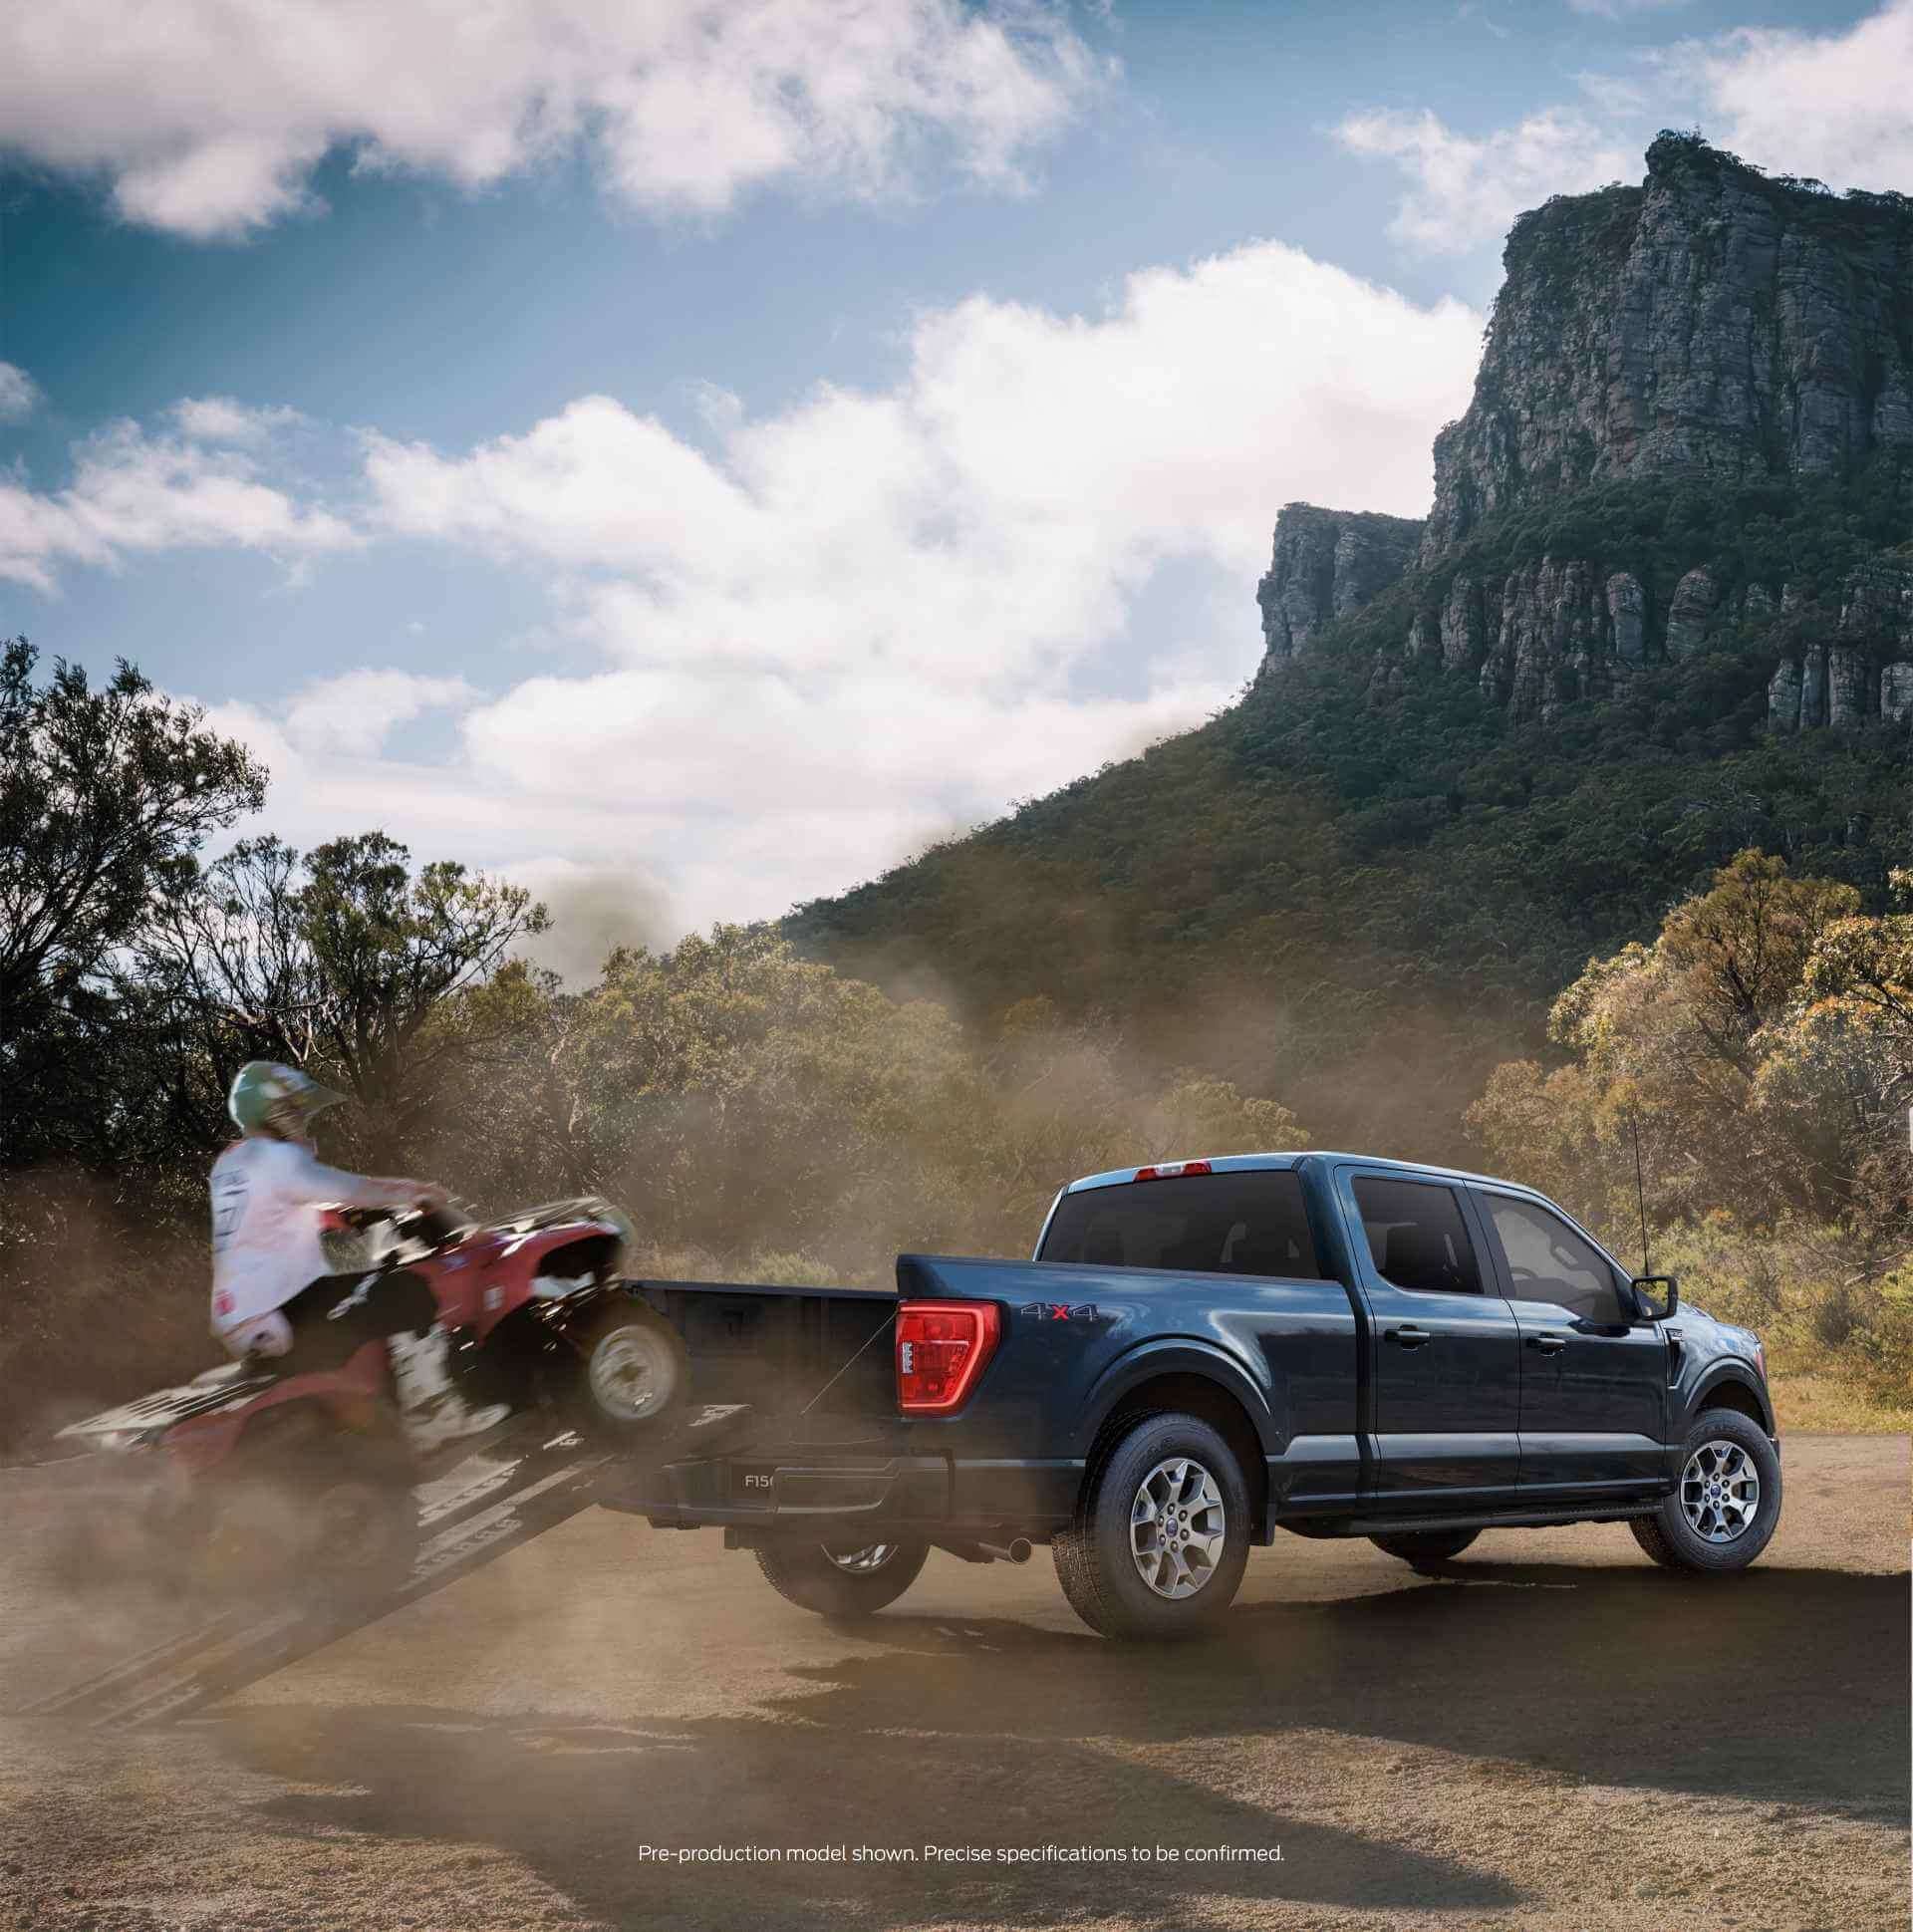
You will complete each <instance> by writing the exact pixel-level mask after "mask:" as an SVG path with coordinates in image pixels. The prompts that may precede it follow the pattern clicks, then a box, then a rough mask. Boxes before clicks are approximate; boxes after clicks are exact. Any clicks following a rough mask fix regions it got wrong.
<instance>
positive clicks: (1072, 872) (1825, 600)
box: [785, 136, 1913, 1157]
mask: <svg viewBox="0 0 1913 1932" xmlns="http://www.w3.org/2000/svg"><path fill="white" fill-rule="evenodd" d="M1648 159H1649V174H1648V178H1647V180H1646V182H1645V183H1644V184H1643V185H1642V186H1640V187H1627V188H1612V189H1608V190H1604V191H1603V192H1601V193H1599V194H1594V195H1585V196H1578V197H1572V198H1564V199H1561V200H1559V201H1555V202H1550V203H1549V204H1548V205H1547V206H1546V207H1545V208H1542V209H1539V210H1537V211H1535V212H1534V213H1533V214H1530V215H1526V216H1523V217H1522V219H1521V221H1520V222H1519V223H1517V224H1516V227H1515V229H1514V231H1513V233H1512V234H1511V235H1510V238H1509V243H1508V249H1507V282H1506V285H1505V286H1504V288H1503V293H1502V296H1501V298H1500V300H1499V302H1498V304H1497V309H1496V314H1495V318H1494V321H1493V323H1492V325H1491V328H1490V332H1489V338H1488V343H1487V346H1486V349H1485V353H1484V359H1483V365H1482V372H1481V376H1480V379H1479V381H1478V385H1477V392H1476V397H1475V402H1474V404H1473V406H1472V407H1471V409H1470V411H1469V414H1468V415H1467V416H1465V417H1464V418H1463V419H1462V420H1461V421H1460V422H1458V423H1456V424H1453V425H1451V426H1450V427H1449V428H1448V429H1446V430H1444V431H1443V433H1442V436H1441V437H1440V438H1439V439H1438V441H1437V445H1436V489H1435V501H1436V512H1435V515H1434V516H1433V517H1432V518H1431V520H1430V522H1429V524H1428V525H1427V526H1426V527H1425V528H1424V530H1423V532H1422V535H1421V540H1420V544H1419V548H1417V547H1416V546H1415V545H1414V544H1413V543H1412V542H1411V541H1410V539H1411V538H1412V536H1413V526H1412V525H1404V524H1402V523H1401V522H1400V520H1399V519H1378V518H1373V517H1361V516H1357V515H1348V514H1344V513H1339V512H1326V511H1320V510H1316V509H1313V508H1312V507H1311V506H1307V505H1291V506H1288V507H1287V508H1285V509H1284V510H1283V513H1282V519H1281V522H1280V523H1279V524H1278V526H1277V533H1276V542H1275V553H1274V559H1273V564H1272V567H1271V571H1270V575H1269V577H1268V578H1267V579H1265V580H1264V583H1263V586H1262V590H1261V597H1260V601H1261V604H1262V611H1263V630H1264V637H1265V639H1266V645H1267V655H1266V658H1265V660H1264V663H1263V666H1262V670H1261V673H1260V675H1259V676H1258V677H1257V679H1256V681H1255V683H1254V685H1253V686H1252V688H1251V689H1250V690H1248V691H1247V692H1246V694H1245V695H1244V697H1243V698H1242V699H1241V701H1240V702H1239V703H1238V704H1237V705H1235V706H1234V707H1232V708H1231V709H1230V710H1229V711H1228V712H1227V713H1226V714H1224V715H1223V716H1221V717H1219V718H1217V719H1215V720H1213V721H1212V722H1211V723H1210V724H1209V725H1208V726H1206V727H1205V728H1203V729H1201V730H1199V731H1196V732H1194V733H1191V734H1189V735H1188V736H1185V737H1181V738H1178V739H1174V740H1172V741H1169V742H1167V743H1164V744H1161V745H1158V746H1157V747H1155V748H1154V749H1153V750H1151V751H1150V752H1148V753H1147V754H1146V755H1144V756H1142V757H1139V758H1136V759H1134V760H1131V761H1129V762H1127V763H1124V764H1121V765H1118V766H1114V767H1111V768H1109V769H1107V770H1105V771H1102V772H1100V773H1098V774H1096V775H1095V776H1093V777H1089V778H1086V779H1084V780H1082V781H1080V782H1078V783H1076V784H1074V785H1071V786H1069V787H1067V788H1065V789H1064V790H1063V791H1061V792H1059V793H1057V794H1055V795H1053V796H1051V797H1048V798H1045V799H1041V800H1038V801H1034V802H1032V803H1029V804H1026V805H1024V806H1023V807H1021V808H1020V809H1019V810H1017V811H1016V812H1014V813H1013V814H1011V815H1010V816H1009V817H1008V818H1006V819H1004V820H1003V821H1001V822H999V823H997V824H994V825H991V826H988V827H986V828H984V829H982V830H981V831H979V832H977V833H975V834H973V835H972V836H970V837H968V838H964V839H959V840H956V841H952V842H950V843H948V844H946V845H944V846H942V847H940V848H938V849H937V850H935V851H933V852H931V853H929V854H927V855H926V856H924V857H923V858H921V859H919V860H917V861H915V862H914V863H912V864H910V865H908V866H904V867H901V868H899V869H898V870H896V871H895V872H892V873H891V874H889V875H887V876H886V877H885V878H883V879H881V880H878V881H876V882H874V883H873V884H871V885H868V886H865V887H863V888H862V889H860V890H858V891H856V892H853V893H850V894H847V895H845V896H844V897H842V898H839V899H836V900H831V901H820V902H817V903H814V904H812V905H809V906H806V907H803V908H801V909H799V911H798V912H797V913H796V914H795V915H793V916H792V918H791V919H790V920H789V921H787V922H786V927H785V930H786V931H787V932H788V933H790V934H791V935H792V936H793V937H794V938H795V939H796V940H797V942H798V943H799V945H800V946H801V947H802V948H803V949H804V950H806V951H807V952H809V953H810V954H812V955H813V956H814V957H817V958H820V959H824V960H828V961H831V962H833V963H836V964H838V965H840V966H844V967H846V968H847V969H850V970H854V971H857V972H860V973H865V974H867V975H869V976H871V977H873V978H875V979H876V980H877V981H878V982H879V983H887V984H911V983H914V984H920V985H921V984H931V985H935V986H937V987H939V988H940V989H942V990H943V991H944V992H945V993H946V995H947V996H949V997H952V998H953V999H955V1000H956V1003H957V1004H958V1005H959V1006H960V1007H961V1008H962V1009H963V1010H964V1011H965V1012H966V1013H968V1014H970V1015H971V1016H972V1017H974V1018H976V1019H977V1020H979V1021H980V1022H982V1023H985V1024H986V1023H987V1019H988V1015H989V1014H991V1013H992V1012H995V1011H998V1010H1000V1009H1002V1008H1003V1007H1005V1006H1006V1005H1008V1004H1010V1003H1011V1002H1013V1001H1015V1000H1017V999H1019V998H1022V997H1024V996H1027V995H1029V994H1031V993H1033V992H1038V991H1040V992H1042V993H1044V994H1046V995H1048V996H1050V997H1051V998H1053V999H1055V1000H1057V1001H1059V1002H1060V1003H1061V1004H1062V1006H1063V1007H1064V1008H1065V1010H1067V1011H1070V1012H1075V1013H1088V1012H1092V1011H1107V1012H1113V1013H1117V1014H1120V1015H1122V1016H1123V1018H1124V1019H1125V1021H1126V1022H1127V1023H1128V1024H1129V1025H1130V1026H1131V1027H1132V1028H1133V1029H1134V1031H1135V1033H1136V1035H1137V1036H1138V1037H1139V1038H1140V1039H1143V1040H1146V1041H1147V1042H1149V1044H1150V1046H1151V1048H1152V1050H1154V1051H1157V1052H1160V1053H1162V1054H1164V1055H1166V1056H1167V1057H1169V1058H1171V1059H1189V1060H1191V1061H1194V1062H1195V1063H1198V1064H1200V1065H1203V1066H1205V1067H1208V1068H1212V1069H1217V1070H1227V1071H1228V1073H1229V1075H1230V1077H1231V1078H1234V1079H1237V1080H1239V1081H1240V1082H1241V1083H1242V1084H1243V1085H1244V1087H1245V1088H1246V1089H1247V1090H1249V1091H1255V1092H1278V1093H1280V1094H1281V1096H1282V1097H1283V1099H1284V1100H1285V1101H1286V1102H1287V1103H1288V1104H1290V1105H1292V1106H1294V1107H1295V1108H1296V1109H1297V1110H1298V1112H1300V1113H1301V1114H1302V1116H1303V1117H1304V1118H1305V1119H1307V1120H1308V1122H1309V1123H1310V1125H1311V1127H1312V1128H1314V1130H1315V1131H1316V1133H1317V1135H1318V1138H1325V1139H1329V1140H1335V1141H1346V1142H1352V1143H1356V1144H1359V1145H1362V1146H1373V1147H1382V1148H1387V1149H1390V1150H1393V1151H1399V1152H1403V1153H1415V1154H1422V1155H1441V1156H1451V1157H1453V1156H1457V1155H1460V1154H1462V1153H1463V1152H1465V1151H1466V1147H1467V1137H1466V1135H1465V1133H1464V1130H1463V1125H1462V1117H1463V1113H1464V1110H1465V1109H1466V1107H1467V1106H1468V1104H1469V1103H1470V1101H1471V1100H1472V1099H1473V1098H1474V1097H1475V1095H1476V1094H1478V1093H1479V1092H1480V1090H1481V1086H1482V1082H1483V1080H1484V1078H1485V1077H1486V1075H1487V1073H1488V1070H1489V1069H1490V1067H1491V1066H1492V1065H1493V1064H1494V1063H1495V1062H1497V1061H1498V1060H1501V1059H1504V1058H1506V1057H1508V1055H1510V1054H1511V1053H1518V1052H1527V1051H1532V1050H1534V1049H1535V1048H1536V1047H1537V1046H1538V1045H1539V1043H1540V1041H1541V1038H1542V1032H1543V1026H1544V1020H1545V1014H1546V1011H1547V1007H1548V1005H1549V1002H1550V1001H1551V1000H1552V999H1553V997H1554V995H1555V994H1556V993H1557V992H1558V991H1559V990H1560V988H1561V987H1562V986H1563V985H1565V984H1566V983H1567V982H1568V981H1569V980H1571V979H1572V978H1574V976H1575V975H1576V974H1577V973H1578V972H1579V971H1580V969H1581V968H1582V966H1584V965H1585V964H1586V962H1587V961H1588V959H1589V958H1590V957H1591V956H1593V955H1595V954H1597V953H1603V952H1608V951H1611V950H1613V948H1615V947H1616V946H1617V945H1619V944H1621V943H1622V942H1624V941H1627V940H1630V939H1646V938H1650V937H1651V936H1652V935H1653V933H1654V932H1655V931H1656V929H1657V928H1658V926H1659V924H1660V921H1661V919H1662V917H1663V915H1664V914H1665V913H1666V912H1667V911H1668V910H1669V909H1670V908H1671V907H1672V906H1673V905H1674V904H1675V903H1676V902H1677V901H1679V900H1680V899H1682V898H1683V897H1685V896H1687V895H1688V894H1690V893H1692V892H1695V891H1697V890H1700V889H1702V888H1703V887H1704V886H1705V885H1706V883H1707V881H1708V880H1709V878H1710V877H1711V875H1712V873H1713V871H1714V869H1715V868H1717V867H1719V866H1721V865H1723V864H1725V863H1726V862H1727V861H1728V860H1729V859H1731V858H1732V856H1733V855H1734V854H1735V853H1737V852H1739V851H1741V850H1742V849H1744V848H1748V847H1754V848H1759V849H1762V850H1765V851H1767V852H1769V853H1772V854H1776V855H1778V856H1781V857H1783V858H1785V859H1786V860H1787V861H1788V862H1789V863H1790V865H1791V866H1792V867H1793V868H1794V870H1795V871H1796V872H1807V873H1811V874H1814V875H1818V876H1822V877H1825V878H1828V879H1835V880H1840V881H1844V882H1847V883H1850V884H1851V885H1852V886H1854V887H1855V888H1856V889H1857V890H1858V892H1859V893H1860V895H1861V903H1863V904H1866V905H1868V906H1872V907H1875V908H1878V907H1879V906H1881V905H1883V903H1884V899H1883V895H1884V892H1885V887H1886V880H1887V875H1888V872H1889V870H1890V869H1891V868H1892V867H1893V866H1894V865H1896V864H1899V863H1903V862H1904V861H1905V860H1907V859H1908V858H1909V857H1913V837H1910V835H1909V806H1910V805H1913V793H1910V789H1909V749H1910V746H1909V729H1910V728H1913V727H1909V723H1908V716H1909V712H1910V711H1913V544H1910V543H1909V539H1913V373H1910V372H1913V203H1909V202H1907V201H1906V200H1905V198H1904V197H1901V196H1897V195H1890V194H1880V195H1873V194H1864V195H1850V196H1847V197H1844V198H1841V197H1835V196H1832V195H1830V194H1828V193H1827V192H1826V191H1825V190H1824V189H1822V188H1820V187H1819V186H1818V184H1817V183H1807V182H1796V181H1786V180H1780V181H1776V180H1770V179H1768V178H1767V177H1766V176H1764V175H1762V174H1761V173H1760V172H1759V171H1758V170H1756V169H1754V168H1751V167H1748V166H1746V165H1745V164H1744V163H1742V162H1740V161H1738V160H1736V159H1734V157H1732V156H1729V155H1724V154H1720V153H1717V152H1716V151H1715V150H1713V149H1711V148H1709V147H1707V146H1706V145H1705V144H1704V143H1703V142H1701V141H1699V140H1698V139H1697V138H1693V137H1685V136H1664V137H1663V138H1661V139H1660V140H1659V141H1657V142H1656V143H1655V146H1654V148H1653V149H1652V150H1650V153H1649V156H1648Z"/></svg>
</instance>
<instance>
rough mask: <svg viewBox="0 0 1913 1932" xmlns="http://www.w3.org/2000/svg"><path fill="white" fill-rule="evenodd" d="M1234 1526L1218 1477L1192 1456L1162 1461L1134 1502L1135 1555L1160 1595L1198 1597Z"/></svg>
mask: <svg viewBox="0 0 1913 1932" xmlns="http://www.w3.org/2000/svg"><path fill="white" fill-rule="evenodd" d="M1228 1528H1229V1522H1228V1518H1227V1517H1226V1515H1225V1514H1224V1510H1223V1493H1222V1491H1221V1490H1220V1489H1219V1488H1218V1487H1217V1483H1216V1479H1215V1477H1213V1476H1212V1475H1211V1474H1210V1473H1209V1471H1208V1470H1206V1469H1205V1468H1204V1467H1203V1466H1202V1464H1201V1463H1199V1462H1197V1461H1196V1460H1195V1459H1194V1458H1193V1457H1190V1456H1172V1457H1171V1458H1169V1460H1168V1461H1166V1462H1161V1463H1158V1464H1157V1465H1156V1467H1155V1468H1154V1469H1153V1470H1151V1471H1150V1472H1149V1474H1148V1475H1147V1476H1145V1477H1144V1478H1143V1480H1142V1482H1141V1484H1139V1485H1138V1487H1137V1490H1136V1497H1135V1500H1134V1502H1132V1503H1131V1504H1130V1506H1129V1547H1130V1553H1131V1555H1133V1556H1134V1557H1135V1559H1136V1569H1137V1573H1138V1574H1139V1575H1140V1576H1141V1577H1142V1579H1143V1581H1144V1582H1145V1583H1147V1584H1148V1585H1149V1587H1150V1588H1151V1589H1152V1590H1154V1591H1155V1592H1156V1594H1157V1595H1158V1596H1167V1597H1189V1596H1194V1595H1195V1594H1196V1592H1197V1591H1198V1590H1200V1589H1201V1588H1202V1587H1203V1586H1204V1585H1205V1584H1206V1583H1207V1582H1208V1581H1209V1579H1210V1578H1211V1577H1212V1576H1214V1575H1215V1574H1216V1569H1217V1566H1218V1565H1219V1564H1220V1563H1221V1562H1222V1560H1223V1547H1224V1542H1225V1539H1226V1537H1227V1533H1228Z"/></svg>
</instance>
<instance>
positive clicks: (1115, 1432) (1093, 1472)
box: [1077, 1363, 1268, 1542]
mask: <svg viewBox="0 0 1913 1932" xmlns="http://www.w3.org/2000/svg"><path fill="white" fill-rule="evenodd" d="M1099 1408H1100V1414H1099V1419H1098V1421H1097V1423H1096V1427H1095V1430H1094V1433H1093V1434H1092V1436H1091V1438H1090V1446H1089V1454H1088V1457H1087V1458H1086V1460H1085V1462H1084V1465H1083V1479H1082V1483H1081V1485H1080V1487H1079V1488H1078V1490H1077V1504H1078V1507H1079V1508H1080V1507H1081V1505H1082V1503H1083V1501H1084V1499H1085V1498H1087V1496H1088V1495H1089V1492H1090V1488H1091V1485H1092V1484H1093V1483H1094V1482H1095V1479H1096V1477H1097V1475H1098V1474H1099V1472H1100V1470H1101V1468H1102V1465H1103V1463H1104V1462H1105V1461H1106V1460H1107V1458H1108V1456H1109V1454H1110V1452H1111V1451H1112V1450H1113V1449H1114V1448H1115V1447H1116V1445H1117V1444H1118V1443H1120V1442H1121V1441H1122V1439H1123V1438H1124V1437H1125V1436H1127V1435H1128V1434H1129V1432H1130V1431H1131V1430H1132V1429H1133V1428H1135V1426H1136V1424H1137V1423H1138V1422H1139V1421H1141V1420H1142V1419H1143V1418H1145V1417H1147V1416H1152V1415H1187V1416H1195V1417H1197V1418H1199V1419H1200V1420H1201V1421H1204V1422H1207V1423H1208V1424H1209V1425H1210V1427H1211V1428H1213V1429H1214V1430H1215V1431H1216V1432H1217V1434H1218V1435H1220V1436H1221V1437H1222V1439H1223V1440H1224V1442H1226V1443H1227V1444H1228V1445H1229V1447H1230V1451H1231V1452H1232V1453H1233V1454H1234V1457H1235V1460H1236V1462H1237V1464H1238V1465H1239V1466H1240V1468H1241V1472H1242V1480H1243V1482H1244V1483H1246V1484H1247V1486H1248V1495H1249V1509H1250V1524H1251V1534H1252V1539H1253V1540H1254V1541H1257V1542H1260V1541H1263V1540H1265V1538H1264V1536H1263V1533H1262V1518H1263V1517H1264V1515H1265V1514H1266V1511H1267V1507H1268V1462H1267V1458H1266V1452H1265V1451H1264V1449H1263V1447H1262V1437H1261V1432H1260V1431H1259V1429H1258V1428H1257V1427H1256V1424H1255V1420H1254V1417H1253V1415H1252V1413H1251V1411H1250V1410H1249V1408H1248V1406H1247V1404H1246V1403H1245V1402H1244V1401H1243V1400H1242V1397H1241V1396H1240V1394H1238V1393H1237V1392H1236V1390H1235V1389H1234V1388H1232V1387H1230V1385H1229V1384H1228V1383H1226V1382H1224V1381H1223V1380H1222V1379H1221V1378H1220V1377H1218V1376H1216V1375H1214V1374H1210V1373H1208V1372H1206V1367H1205V1368H1192V1367H1188V1366H1181V1365H1173V1364H1170V1363H1163V1364H1162V1365H1160V1366H1159V1367H1158V1368H1157V1369H1156V1370H1155V1372H1153V1373H1146V1374H1144V1375H1142V1376H1141V1377H1139V1378H1137V1379H1136V1380H1133V1381H1125V1382H1124V1383H1123V1384H1122V1385H1121V1387H1120V1388H1119V1389H1118V1390H1117V1391H1116V1392H1114V1393H1113V1394H1112V1395H1111V1396H1110V1397H1109V1399H1107V1400H1106V1401H1104V1402H1103V1403H1101V1404H1100V1405H1099Z"/></svg>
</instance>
